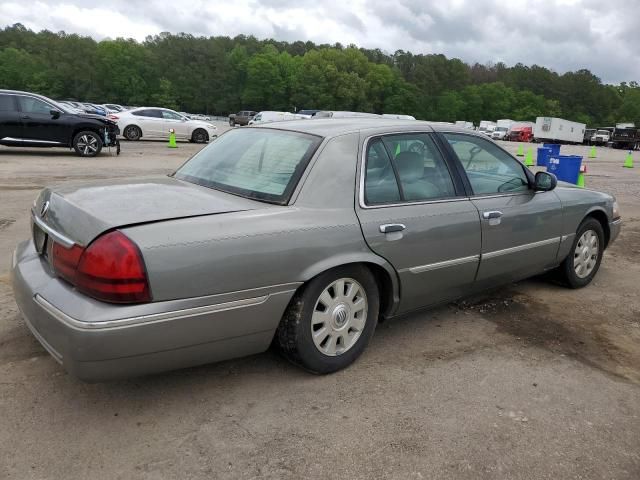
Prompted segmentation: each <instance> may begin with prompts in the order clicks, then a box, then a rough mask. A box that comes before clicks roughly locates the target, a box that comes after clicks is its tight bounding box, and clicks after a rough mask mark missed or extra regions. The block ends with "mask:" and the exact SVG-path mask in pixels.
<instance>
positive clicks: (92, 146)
mask: <svg viewBox="0 0 640 480" xmlns="http://www.w3.org/2000/svg"><path fill="white" fill-rule="evenodd" d="M73 149H74V150H75V151H76V153H77V154H78V155H79V156H81V157H95V156H96V155H98V154H99V153H100V151H101V150H102V139H101V138H100V135H98V134H97V133H96V132H92V131H91V130H85V131H82V132H79V133H77V134H76V136H75V137H73Z"/></svg>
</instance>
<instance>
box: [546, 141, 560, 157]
mask: <svg viewBox="0 0 640 480" xmlns="http://www.w3.org/2000/svg"><path fill="white" fill-rule="evenodd" d="M542 146H543V147H544V148H550V149H551V155H560V145H559V144H557V143H543V144H542Z"/></svg>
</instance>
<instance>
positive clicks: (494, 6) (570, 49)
mask: <svg viewBox="0 0 640 480" xmlns="http://www.w3.org/2000/svg"><path fill="white" fill-rule="evenodd" d="M638 18H640V2H638V1H635V0H634V1H633V2H628V3H627V2H625V3H624V4H620V3H618V4H612V5H609V4H607V3H606V2H604V3H603V2H602V0H533V1H529V2H504V1H498V0H487V1H482V2H479V1H477V0H450V1H447V2H443V1H425V0H395V1H389V0H351V1H349V2H346V1H344V0H341V1H339V0H323V1H318V0H234V1H233V2H227V1H225V2H222V1H215V0H208V1H203V0H194V1H192V2H189V3H188V4H182V3H180V2H175V3H174V4H173V5H171V4H170V3H167V2H164V1H161V0H146V1H141V0H111V1H110V2H108V3H105V2H104V1H98V0H36V1H35V2H19V1H17V0H0V19H1V20H0V26H5V25H11V24H13V23H17V22H20V23H23V24H24V25H25V26H27V27H29V28H32V29H34V30H40V29H49V30H53V31H60V30H65V31H67V32H74V33H79V34H82V35H90V36H92V37H94V38H96V39H102V38H115V37H128V38H136V39H138V40H143V39H144V38H145V37H146V36H147V35H153V34H157V33H160V32H162V31H168V32H173V33H178V32H186V33H191V34H193V35H204V36H209V35H228V36H235V35H238V34H245V35H255V36H256V37H258V38H275V39H278V40H286V41H294V40H303V41H307V40H311V41H314V42H317V43H336V42H340V43H342V44H343V45H348V44H351V43H355V44H356V45H359V46H362V47H367V48H380V49H381V50H383V51H387V52H391V53H392V52H394V51H395V50H399V49H402V50H405V51H411V52H413V53H443V54H445V55H447V56H448V57H458V58H461V59H462V60H464V61H466V62H469V63H475V62H480V63H487V62H493V63H496V62H499V61H502V62H505V63H506V64H508V65H511V64H515V63H518V62H521V63H524V64H527V65H532V64H538V65H543V66H546V67H549V68H552V69H554V70H556V71H558V72H559V73H563V72H565V71H568V70H577V69H581V68H587V69H589V70H591V71H592V72H593V73H595V74H596V75H597V76H599V77H600V78H602V80H603V81H605V82H611V83H616V82H620V81H629V80H640V49H638V48H637V46H638V45H640V28H638V26H637V19H638Z"/></svg>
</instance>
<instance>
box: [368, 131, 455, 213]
mask: <svg viewBox="0 0 640 480" xmlns="http://www.w3.org/2000/svg"><path fill="white" fill-rule="evenodd" d="M455 195H456V192H455V188H454V185H453V181H452V179H451V175H450V174H449V170H448V168H447V165H446V163H445V161H444V159H443V158H442V155H440V152H439V150H438V149H437V147H436V145H435V143H434V141H433V139H432V138H431V136H430V135H429V134H427V133H406V134H397V135H387V136H383V137H380V138H378V139H375V140H373V141H372V142H370V143H369V146H368V149H367V165H366V171H365V199H366V202H367V203H368V204H370V205H375V204H384V203H393V202H397V201H406V202H416V201H428V200H437V199H444V198H450V197H454V196H455Z"/></svg>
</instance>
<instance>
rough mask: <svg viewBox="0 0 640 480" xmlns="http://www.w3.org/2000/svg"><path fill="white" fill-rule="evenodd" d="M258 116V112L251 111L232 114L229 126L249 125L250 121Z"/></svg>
mask: <svg viewBox="0 0 640 480" xmlns="http://www.w3.org/2000/svg"><path fill="white" fill-rule="evenodd" d="M255 116H256V112H253V111H251V110H243V111H241V112H238V113H232V114H231V115H229V125H230V126H232V127H235V126H236V125H249V121H250V120H253V117H255Z"/></svg>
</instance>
